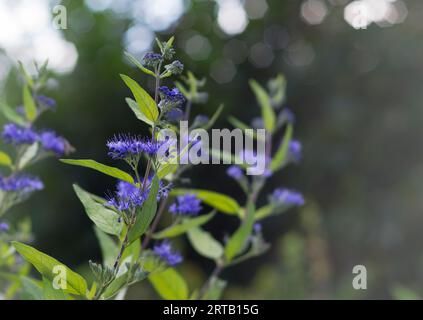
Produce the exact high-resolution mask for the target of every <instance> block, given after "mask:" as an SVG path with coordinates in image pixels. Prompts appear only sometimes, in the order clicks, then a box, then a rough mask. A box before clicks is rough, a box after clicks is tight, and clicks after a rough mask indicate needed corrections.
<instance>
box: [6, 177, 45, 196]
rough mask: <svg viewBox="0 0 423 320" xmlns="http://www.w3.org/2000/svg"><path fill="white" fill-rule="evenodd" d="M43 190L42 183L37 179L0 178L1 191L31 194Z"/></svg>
mask: <svg viewBox="0 0 423 320" xmlns="http://www.w3.org/2000/svg"><path fill="white" fill-rule="evenodd" d="M43 188H44V185H43V183H42V181H41V180H40V179H39V178H37V177H30V176H25V175H15V176H14V175H12V176H10V177H0V190H4V191H11V192H20V193H24V194H29V193H32V192H34V191H38V190H42V189H43Z"/></svg>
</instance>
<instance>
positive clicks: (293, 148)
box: [288, 140, 302, 163]
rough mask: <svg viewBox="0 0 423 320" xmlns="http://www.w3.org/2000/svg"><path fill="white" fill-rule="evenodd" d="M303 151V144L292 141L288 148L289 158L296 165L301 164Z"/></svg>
mask: <svg viewBox="0 0 423 320" xmlns="http://www.w3.org/2000/svg"><path fill="white" fill-rule="evenodd" d="M301 150H302V145H301V142H300V141H298V140H291V141H290V142H289V146H288V152H289V156H290V158H291V159H292V161H294V162H295V163H298V162H300V160H301Z"/></svg>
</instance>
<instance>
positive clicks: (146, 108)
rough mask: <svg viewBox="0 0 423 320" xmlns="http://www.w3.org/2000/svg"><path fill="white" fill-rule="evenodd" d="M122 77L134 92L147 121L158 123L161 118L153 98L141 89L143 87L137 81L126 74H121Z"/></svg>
mask: <svg viewBox="0 0 423 320" xmlns="http://www.w3.org/2000/svg"><path fill="white" fill-rule="evenodd" d="M120 76H121V78H122V80H123V81H124V82H125V84H126V85H127V86H128V87H129V89H130V90H131V91H132V94H133V95H134V97H135V101H136V102H137V104H138V107H139V108H140V111H141V112H142V113H143V114H144V115H145V116H146V118H147V119H149V120H151V121H152V122H154V123H156V122H157V119H158V117H159V110H158V108H157V105H156V103H155V102H154V100H153V98H151V96H150V95H149V94H148V93H147V92H146V91H145V90H144V89H143V88H141V86H140V85H139V84H138V83H137V82H136V81H135V80H132V79H131V78H130V77H128V76H126V75H124V74H121V75H120Z"/></svg>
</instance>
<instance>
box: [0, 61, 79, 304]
mask: <svg viewBox="0 0 423 320" xmlns="http://www.w3.org/2000/svg"><path fill="white" fill-rule="evenodd" d="M35 67H36V74H35V76H31V75H30V74H29V73H28V72H27V71H26V70H25V69H24V67H23V65H22V64H21V63H19V70H20V73H21V75H22V79H23V81H24V83H23V88H22V105H21V106H18V107H17V108H13V107H11V106H9V105H8V104H7V103H6V102H5V101H4V97H2V98H3V100H2V102H1V106H0V109H1V111H2V113H3V115H4V117H5V118H6V119H7V120H8V121H10V122H8V123H6V124H5V125H4V126H3V131H2V133H1V139H2V140H3V143H4V148H2V149H3V150H2V151H0V166H1V173H0V280H2V281H5V282H0V285H1V286H2V287H5V291H4V297H5V298H12V297H13V296H14V294H15V292H16V291H17V290H18V289H19V287H20V285H21V282H22V281H26V280H27V279H24V276H26V275H27V274H28V272H29V267H30V265H29V264H28V263H25V262H24V261H22V259H21V258H20V257H19V256H18V255H17V254H16V251H15V250H14V248H13V247H12V246H10V241H11V240H15V241H16V240H19V241H28V240H30V238H31V226H30V221H29V218H25V219H24V220H23V221H19V222H18V223H15V225H13V224H11V223H9V222H7V221H6V220H5V219H7V218H8V215H9V213H11V211H13V210H12V209H13V207H15V206H16V205H18V204H20V203H22V202H24V201H25V200H27V199H29V197H30V196H31V195H32V194H33V193H34V192H36V191H39V190H42V189H43V188H44V185H43V182H42V181H41V180H40V178H38V177H36V176H33V175H30V174H28V173H27V171H28V169H29V168H30V166H32V165H33V164H34V163H36V162H38V161H40V160H42V159H45V158H47V157H49V156H57V157H61V156H63V155H65V154H68V153H69V152H70V151H72V147H71V146H70V144H69V143H68V141H67V140H66V139H64V138H63V137H61V136H59V135H57V134H56V133H55V132H54V131H52V130H45V129H44V130H40V129H37V128H36V126H35V123H36V122H37V120H38V119H39V118H40V117H41V115H42V114H43V113H44V112H46V111H51V110H54V109H55V108H56V102H55V100H53V99H52V98H49V97H47V96H45V95H42V91H43V90H44V88H45V85H46V82H47V80H48V79H49V77H50V73H49V71H48V69H47V63H45V64H43V65H42V66H38V65H37V64H35ZM6 148H7V152H6ZM22 279H24V280H22ZM27 281H29V280H27Z"/></svg>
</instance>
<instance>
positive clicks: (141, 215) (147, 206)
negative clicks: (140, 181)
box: [128, 175, 159, 243]
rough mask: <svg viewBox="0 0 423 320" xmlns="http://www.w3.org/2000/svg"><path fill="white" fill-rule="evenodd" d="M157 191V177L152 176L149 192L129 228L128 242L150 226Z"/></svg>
mask: <svg viewBox="0 0 423 320" xmlns="http://www.w3.org/2000/svg"><path fill="white" fill-rule="evenodd" d="M158 192H159V179H158V178H157V175H155V176H154V178H153V181H152V182H151V187H150V192H149V194H148V198H147V200H146V201H145V202H144V204H143V206H142V208H141V210H138V212H137V217H136V220H135V224H134V225H133V226H132V228H131V229H130V230H129V235H128V239H129V242H130V243H131V242H133V241H135V240H137V239H138V238H139V237H141V236H142V235H143V234H144V233H145V232H146V231H147V229H148V227H149V226H150V224H151V222H152V221H153V219H154V216H155V215H156V211H157V193H158Z"/></svg>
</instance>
